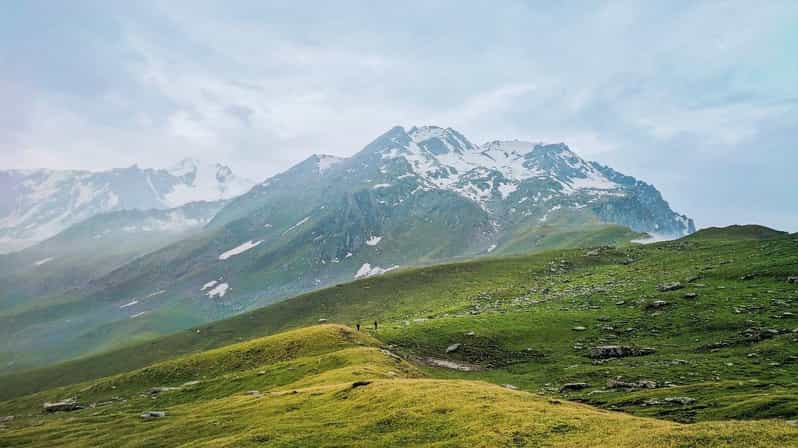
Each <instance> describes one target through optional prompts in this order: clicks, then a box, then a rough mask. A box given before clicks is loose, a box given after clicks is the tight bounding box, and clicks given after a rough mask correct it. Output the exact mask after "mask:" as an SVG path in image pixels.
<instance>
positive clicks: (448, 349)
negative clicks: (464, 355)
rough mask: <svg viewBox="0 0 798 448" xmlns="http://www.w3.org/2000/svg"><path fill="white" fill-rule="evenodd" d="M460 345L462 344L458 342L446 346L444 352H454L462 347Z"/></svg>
mask: <svg viewBox="0 0 798 448" xmlns="http://www.w3.org/2000/svg"><path fill="white" fill-rule="evenodd" d="M462 345H463V344H460V343H457V344H452V345H450V346H448V347H446V353H454V352H456V351H457V350H460V347H462Z"/></svg>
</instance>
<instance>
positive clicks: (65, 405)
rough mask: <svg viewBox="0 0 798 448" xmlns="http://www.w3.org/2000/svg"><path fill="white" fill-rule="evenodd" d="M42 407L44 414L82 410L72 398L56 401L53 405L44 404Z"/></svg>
mask: <svg viewBox="0 0 798 448" xmlns="http://www.w3.org/2000/svg"><path fill="white" fill-rule="evenodd" d="M42 407H43V408H44V411H45V412H70V411H77V410H78V409H83V406H81V405H80V404H78V401H77V400H76V399H74V398H68V399H66V400H62V401H56V402H54V403H49V402H48V403H44V404H43V405H42Z"/></svg>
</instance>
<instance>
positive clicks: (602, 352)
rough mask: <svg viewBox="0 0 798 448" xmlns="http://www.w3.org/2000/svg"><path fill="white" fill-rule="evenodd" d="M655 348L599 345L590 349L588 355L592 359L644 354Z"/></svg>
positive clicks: (650, 352) (651, 351)
mask: <svg viewBox="0 0 798 448" xmlns="http://www.w3.org/2000/svg"><path fill="white" fill-rule="evenodd" d="M655 351H656V350H655V349H653V348H648V347H630V346H626V345H599V346H597V347H593V348H592V349H590V357H591V358H594V359H608V358H625V357H628V356H644V355H650V354H652V353H654V352H655Z"/></svg>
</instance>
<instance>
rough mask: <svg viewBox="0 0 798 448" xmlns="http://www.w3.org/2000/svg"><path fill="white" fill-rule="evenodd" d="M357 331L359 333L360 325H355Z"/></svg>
mask: <svg viewBox="0 0 798 448" xmlns="http://www.w3.org/2000/svg"><path fill="white" fill-rule="evenodd" d="M357 331H360V324H359V323H358V324H357Z"/></svg>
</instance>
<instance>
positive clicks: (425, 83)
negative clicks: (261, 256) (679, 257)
mask: <svg viewBox="0 0 798 448" xmlns="http://www.w3.org/2000/svg"><path fill="white" fill-rule="evenodd" d="M491 3H494V4H491ZM553 3H563V4H567V5H553ZM280 5H282V6H280ZM0 104H2V107H0V169H5V168H32V167H48V168H85V169H104V168H110V167H120V166H129V165H132V164H134V163H138V164H139V165H140V166H143V167H166V166H169V165H171V164H173V163H175V162H176V161H178V160H180V159H182V158H184V157H195V158H199V159H202V160H204V161H208V162H217V161H218V162H222V163H226V164H228V165H230V166H231V167H232V168H233V169H234V170H235V171H236V172H238V173H241V174H243V175H245V176H247V177H250V178H252V179H255V180H262V179H265V178H266V177H268V176H270V175H272V174H275V173H277V172H279V171H282V170H285V169H287V168H288V167H290V166H291V165H292V164H294V163H296V162H299V161H301V160H302V159H304V158H305V157H307V156H308V155H310V154H313V153H328V154H336V155H341V156H347V155H351V154H353V153H355V152H357V151H358V150H359V149H361V148H362V147H363V146H365V145H366V144H367V143H368V142H369V141H371V140H372V139H373V138H375V137H376V136H377V135H379V134H380V133H382V132H384V131H385V130H387V129H388V128H390V127H392V126H394V125H404V126H408V127H409V126H413V125H421V124H435V125H439V126H443V127H447V126H449V127H453V128H455V129H457V130H459V131H460V132H462V133H463V134H465V135H466V136H467V137H468V138H469V139H471V140H472V141H474V142H475V143H482V142H484V141H487V140H494V139H515V138H518V139H530V140H533V141H541V140H542V141H551V142H559V141H563V142H565V143H567V144H568V145H569V146H571V148H572V149H573V150H574V151H576V152H577V153H579V154H580V155H582V156H583V157H585V158H587V159H590V160H596V161H599V162H602V163H605V164H608V165H610V166H612V167H613V168H615V169H617V170H619V171H622V172H624V173H626V174H630V175H633V176H635V177H638V178H640V179H643V180H645V181H647V182H650V183H653V184H654V185H655V186H656V187H657V188H659V189H660V191H662V193H663V195H664V196H665V198H666V200H668V201H669V202H670V203H671V205H672V207H673V208H674V209H675V210H676V211H679V212H683V213H687V214H688V215H689V216H691V217H693V218H695V219H696V222H697V224H698V225H699V226H700V227H703V226H709V225H723V224H731V223H748V222H756V223H763V224H767V225H771V226H775V227H779V228H783V229H787V230H791V231H798V2H795V1H792V0H787V1H784V2H779V1H775V0H768V1H764V2H756V3H754V2H751V1H748V0H745V1H739V2H735V1H724V2H720V1H717V2H697V1H685V2H677V1H672V0H668V1H662V2H641V1H637V0H635V1H629V2H624V1H618V0H614V1H610V2H606V3H604V2H598V1H594V2H584V3H580V2H576V1H569V2H544V1H540V2H531V1H530V2H524V1H511V0H503V1H500V2H477V1H474V2H465V1H462V0H460V1H451V2H448V1H424V2H409V1H402V2H388V1H381V2H374V1H363V2H348V1H335V2H331V1H319V2H302V1H296V0H295V1H286V2H276V1H274V2H264V1H260V0H253V1H229V0H228V1H219V2H203V1H197V0H191V1H177V0H169V1H158V2H152V3H150V2H148V1H136V2H121V1H120V2H107V1H104V0H103V1H97V2H88V1H77V0H76V1H49V0H48V1H31V0H26V1H24V2H22V1H19V2H10V3H7V4H5V5H4V7H3V13H2V14H0Z"/></svg>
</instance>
